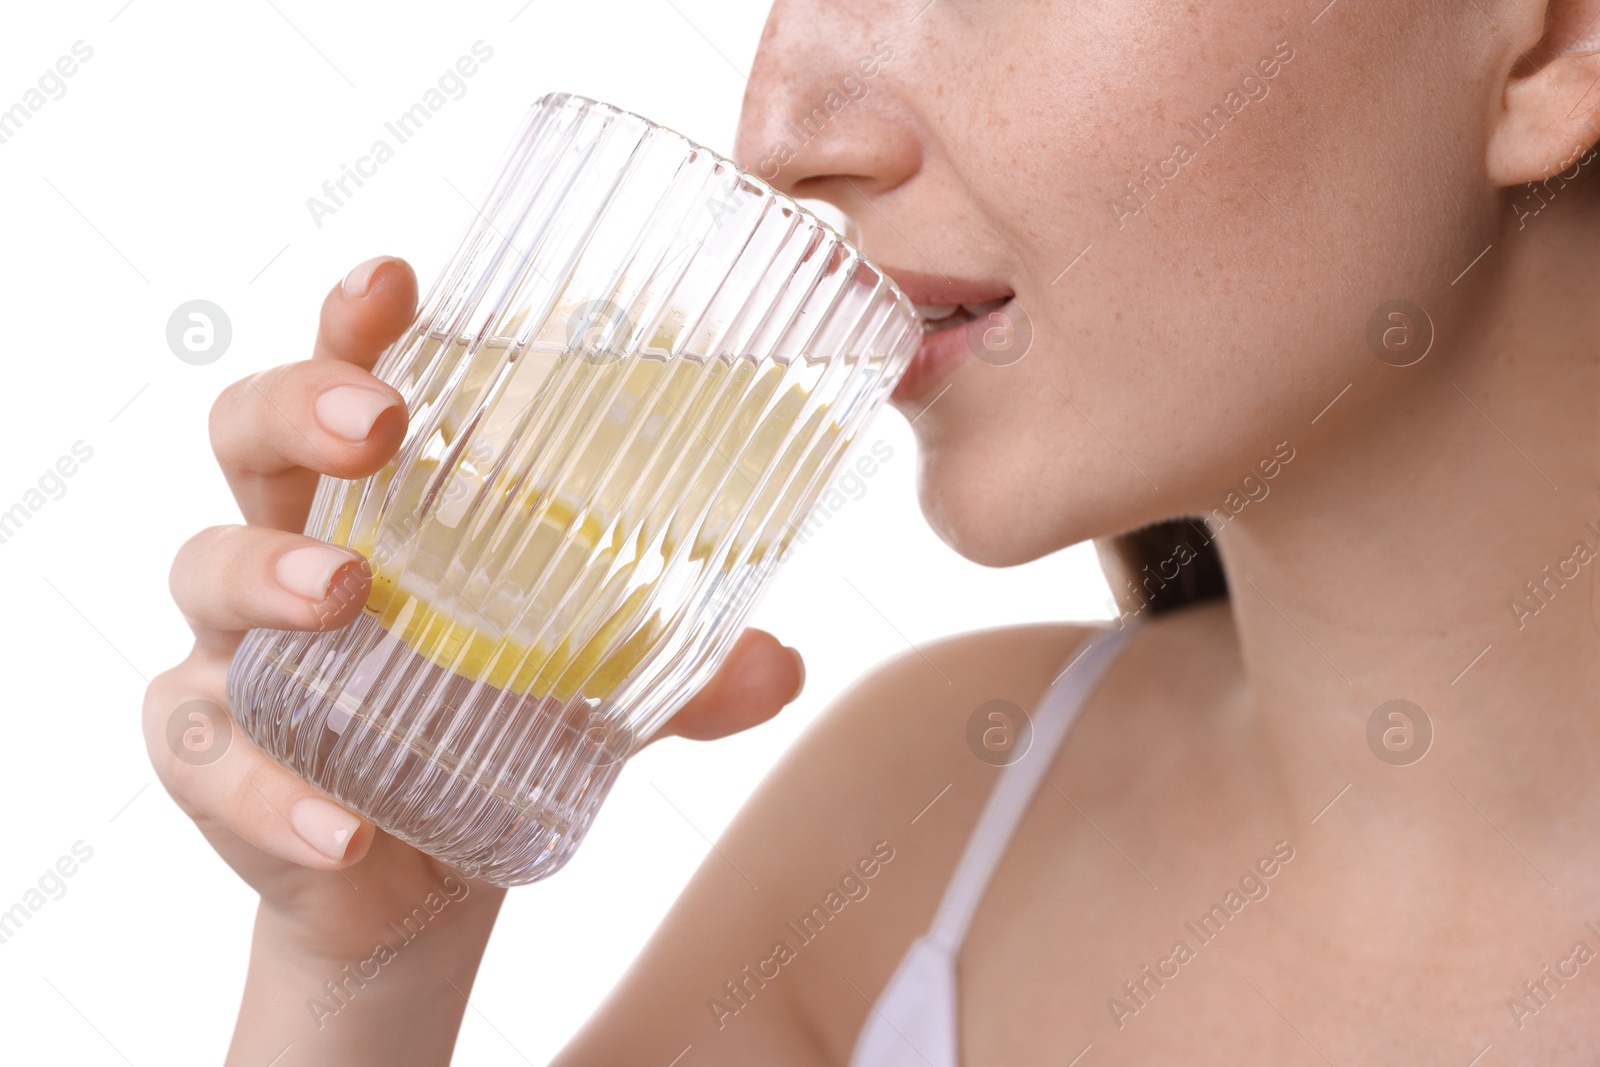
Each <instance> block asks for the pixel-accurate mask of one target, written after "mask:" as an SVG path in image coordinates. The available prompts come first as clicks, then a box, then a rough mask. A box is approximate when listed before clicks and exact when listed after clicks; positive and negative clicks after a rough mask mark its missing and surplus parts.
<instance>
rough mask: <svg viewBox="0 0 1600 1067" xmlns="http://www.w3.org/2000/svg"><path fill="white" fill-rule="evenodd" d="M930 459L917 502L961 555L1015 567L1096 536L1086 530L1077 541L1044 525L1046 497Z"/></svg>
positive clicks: (922, 474) (987, 564)
mask: <svg viewBox="0 0 1600 1067" xmlns="http://www.w3.org/2000/svg"><path fill="white" fill-rule="evenodd" d="M938 468H939V464H937V463H929V462H927V461H926V460H924V462H923V463H922V464H921V466H920V470H919V477H918V479H917V501H918V503H919V504H920V505H921V507H922V515H923V518H925V519H926V520H927V522H928V525H929V526H931V527H932V528H933V532H934V533H936V534H938V535H939V539H940V540H941V541H943V542H944V543H945V544H947V545H949V546H950V547H951V548H952V549H954V550H955V551H956V552H957V553H959V554H960V555H961V556H963V557H965V558H966V559H970V560H971V561H972V562H974V563H980V564H982V565H983V566H985V567H1015V566H1017V565H1018V564H1020V563H1029V562H1032V561H1033V560H1036V559H1039V558H1041V557H1043V556H1048V555H1049V554H1050V553H1052V552H1054V551H1056V550H1058V549H1061V548H1065V547H1067V546H1068V545H1070V544H1075V543H1076V542H1077V541H1081V540H1084V539H1085V538H1087V537H1090V536H1093V535H1092V534H1090V533H1084V534H1083V536H1081V537H1075V538H1072V539H1071V540H1063V539H1062V531H1060V530H1058V529H1048V528H1045V527H1044V526H1042V525H1041V524H1040V523H1039V517H1040V515H1041V513H1044V512H1046V511H1047V509H1044V508H1041V507H1040V506H1039V505H1040V503H1041V501H1038V500H1036V499H1028V498H1027V495H1026V494H1025V493H1024V492H1019V491H1015V490H1014V489H1013V488H1012V487H1011V485H1010V484H1009V483H1008V482H1007V481H1006V480H1003V479H999V478H995V477H993V476H990V477H987V478H985V477H982V473H983V472H981V471H973V472H970V475H972V476H969V477H965V478H961V477H952V476H951V475H952V474H953V473H954V472H948V471H944V470H939V469H938Z"/></svg>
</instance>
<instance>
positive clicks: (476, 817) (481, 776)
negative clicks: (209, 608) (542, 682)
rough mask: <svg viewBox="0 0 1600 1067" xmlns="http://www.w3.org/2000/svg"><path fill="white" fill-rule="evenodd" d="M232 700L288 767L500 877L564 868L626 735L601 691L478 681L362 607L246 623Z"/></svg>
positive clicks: (481, 874) (429, 848) (453, 858)
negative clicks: (525, 689)
mask: <svg viewBox="0 0 1600 1067" xmlns="http://www.w3.org/2000/svg"><path fill="white" fill-rule="evenodd" d="M228 700H229V703H230V705H231V708H232V712H233V715H234V718H235V719H236V720H237V721H238V723H239V725H240V727H241V729H242V730H243V731H244V733H245V734H246V735H247V736H249V737H250V738H251V739H252V740H253V741H254V742H255V743H256V745H257V746H258V747H259V748H260V749H261V750H262V751H264V752H266V753H267V754H269V755H271V756H272V757H274V758H275V759H277V760H278V761H279V762H280V763H282V764H283V765H284V766H286V767H288V768H289V769H290V770H291V771H293V772H294V773H295V774H298V775H299V776H301V777H302V778H305V779H306V780H307V781H309V782H311V783H312V784H313V785H315V786H317V788H319V789H321V790H322V791H323V792H325V793H327V794H328V795H329V796H330V797H333V798H334V799H335V800H337V801H339V802H340V803H341V804H343V805H345V806H346V807H348V808H349V809H350V810H352V811H355V812H357V813H359V814H361V815H362V816H364V817H366V818H368V819H370V820H371V821H372V822H373V823H374V824H376V825H377V826H378V827H379V828H380V829H382V830H384V831H386V832H387V833H390V834H392V835H393V836H395V837H397V838H399V839H400V840H402V841H405V842H407V843H409V844H411V845H414V846H415V847H416V848H418V849H420V850H421V851H423V852H426V853H428V854H429V855H430V856H433V857H435V858H436V859H439V860H441V861H442V862H444V863H447V864H449V865H450V866H452V867H455V868H457V869H459V870H460V871H461V872H462V873H463V874H465V875H467V876H469V877H475V878H482V879H484V880H485V881H488V882H492V883H494V884H496V885H520V884H524V883H527V882H533V881H537V880H538V879H540V878H544V877H547V876H548V875H550V874H553V873H554V872H555V871H557V870H559V869H560V868H561V867H562V865H564V864H565V863H566V861H567V860H568V859H569V858H570V857H571V855H572V852H573V850H574V849H576V848H577V846H578V844H579V842H581V841H582V839H583V836H584V834H585V833H586V832H587V830H588V828H589V824H590V822H591V821H592V820H593V818H594V813H595V811H596V809H597V808H599V806H600V804H601V802H602V801H603V800H604V799H605V796H606V794H607V792H609V791H610V788H611V785H612V783H613V782H614V781H615V780H616V776H617V773H618V771H619V770H620V769H621V766H622V762H623V760H624V759H625V758H626V756H627V755H628V754H629V751H630V748H631V746H630V744H629V742H630V741H631V740H632V739H631V738H629V737H625V736H623V735H624V734H625V733H626V731H625V730H623V729H622V728H621V727H618V726H617V725H616V724H615V723H614V722H612V721H611V716H602V714H601V712H602V711H605V710H607V709H605V708H603V707H602V706H601V705H600V703H599V702H597V701H595V700H592V699H588V698H584V697H582V696H579V697H575V698H574V699H573V700H570V701H560V700H557V699H555V698H553V697H540V696H534V695H528V694H521V693H515V692H511V691H508V690H502V689H496V688H494V687H493V686H490V685H487V684H485V683H483V682H473V681H471V680H469V679H467V678H464V677H462V676H461V675H458V674H455V673H453V672H451V671H447V670H444V669H443V668H441V667H439V666H437V665H435V664H434V663H432V662H430V661H429V660H427V659H425V658H423V657H422V656H419V655H417V654H416V653H415V652H413V651H412V650H411V649H410V647H409V646H407V645H405V644H404V643H402V642H401V641H399V640H398V639H396V638H395V637H394V636H393V635H392V634H390V633H389V631H387V630H385V629H384V628H383V627H382V626H380V625H379V624H378V622H377V620H376V618H375V617H374V616H373V615H371V614H368V613H363V614H362V615H361V616H360V618H358V619H357V620H356V621H355V622H352V623H351V624H350V625H348V626H346V627H344V628H342V629H339V630H334V631H329V632H325V633H299V632H289V631H277V630H254V631H251V632H250V633H249V634H247V635H246V637H245V640H244V643H243V645H241V647H240V648H239V650H238V652H237V654H236V655H235V656H234V659H233V664H232V666H231V668H230V670H229V672H228ZM613 715H614V712H613Z"/></svg>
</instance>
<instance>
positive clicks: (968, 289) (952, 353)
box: [884, 267, 1013, 400]
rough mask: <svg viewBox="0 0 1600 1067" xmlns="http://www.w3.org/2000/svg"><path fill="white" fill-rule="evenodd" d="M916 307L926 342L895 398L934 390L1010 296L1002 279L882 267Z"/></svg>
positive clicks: (977, 341) (971, 348) (973, 347)
mask: <svg viewBox="0 0 1600 1067" xmlns="http://www.w3.org/2000/svg"><path fill="white" fill-rule="evenodd" d="M884 273H886V274H888V275H889V277H890V278H892V279H893V280H894V282H895V284H896V285H898V286H899V287H900V289H901V291H902V292H904V293H905V294H906V296H907V297H909V298H910V299H911V302H912V303H913V304H915V305H916V307H917V314H918V316H919V317H920V318H921V319H922V329H923V336H922V344H921V346H919V347H918V349H917V353H916V355H914V356H912V357H911V363H910V365H909V366H908V367H907V368H906V372H905V374H904V376H902V377H901V379H900V381H899V383H898V384H897V385H896V386H895V389H894V392H893V393H892V394H891V398H892V399H894V400H916V399H920V398H922V397H923V396H924V395H926V394H927V393H929V392H931V391H932V390H933V389H934V387H935V386H937V385H939V384H940V383H941V382H942V381H943V380H944V379H945V378H947V377H949V375H950V374H951V373H952V372H953V371H954V370H955V369H956V367H958V366H960V365H961V364H962V363H963V362H964V361H965V360H966V358H967V357H968V356H970V355H972V354H973V352H974V351H976V349H977V346H978V345H979V344H980V343H981V339H982V335H983V331H984V330H985V329H986V328H988V318H987V317H988V315H989V314H990V313H991V312H993V311H995V310H997V309H999V308H1002V307H1004V306H1005V305H1006V304H1007V303H1008V302H1009V301H1010V300H1011V298H1012V295H1013V294H1012V292H1011V287H1010V286H1008V285H1007V284H1006V283H1005V282H1002V281H984V280H973V279H966V278H954V277H950V276H948V275H943V274H924V273H920V272H918V271H908V270H894V269H891V268H888V267H885V268H884Z"/></svg>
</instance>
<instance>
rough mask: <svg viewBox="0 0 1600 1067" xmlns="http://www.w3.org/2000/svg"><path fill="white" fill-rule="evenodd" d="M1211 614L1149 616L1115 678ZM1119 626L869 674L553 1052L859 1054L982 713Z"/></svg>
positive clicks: (1010, 631)
mask: <svg viewBox="0 0 1600 1067" xmlns="http://www.w3.org/2000/svg"><path fill="white" fill-rule="evenodd" d="M1206 625H1207V624H1206V623H1205V622H1204V620H1201V621H1199V622H1198V623H1190V622H1185V623H1182V624H1178V625H1173V624H1168V623H1165V622H1164V623H1163V624H1162V626H1161V627H1160V628H1159V629H1160V630H1161V631H1166V632H1168V633H1161V632H1157V630H1158V628H1157V627H1148V628H1146V627H1141V630H1145V629H1149V630H1150V633H1143V632H1141V633H1139V634H1136V635H1134V638H1133V640H1131V641H1130V642H1129V644H1128V647H1127V648H1125V649H1124V651H1123V653H1122V655H1121V656H1120V657H1119V660H1130V659H1133V660H1149V662H1148V663H1145V664H1143V666H1140V664H1139V663H1137V662H1135V663H1133V664H1130V665H1131V666H1132V667H1133V668H1134V669H1133V671H1132V672H1131V673H1130V672H1129V671H1127V670H1126V669H1124V668H1123V666H1122V665H1121V664H1120V663H1119V664H1114V665H1113V670H1112V671H1111V672H1110V673H1109V674H1108V675H1107V679H1106V681H1108V682H1109V681H1113V680H1114V678H1113V676H1127V677H1131V678H1133V679H1134V681H1135V683H1136V688H1137V689H1139V690H1140V691H1141V692H1142V691H1145V690H1147V689H1149V688H1150V686H1151V685H1152V684H1153V683H1155V682H1156V680H1155V679H1153V678H1152V677H1151V676H1150V673H1151V664H1152V663H1154V664H1157V665H1159V664H1160V663H1161V662H1162V661H1163V656H1165V655H1168V654H1170V652H1171V649H1167V650H1166V651H1163V649H1162V648H1160V647H1153V646H1165V645H1172V646H1174V647H1179V646H1185V645H1186V644H1187V645H1190V646H1194V649H1195V650H1196V651H1183V649H1182V648H1179V651H1180V653H1181V654H1180V655H1179V656H1178V659H1179V660H1185V659H1188V660H1192V659H1194V658H1195V657H1196V655H1197V653H1198V652H1200V651H1203V648H1204V646H1205V645H1206V644H1207V640H1208V639H1207V635H1206V632H1205V627H1206ZM1106 632H1107V629H1106V626H1104V625H1094V624H1079V623H1048V624H1029V625H1023V626H1012V627H1005V628H1000V629H992V630H983V631H975V632H971V633H964V634H959V635H955V636H951V637H947V638H943V639H941V640H938V641H934V642H929V643H926V644H923V645H921V646H919V647H918V648H915V649H907V650H906V651H905V652H904V653H901V654H899V655H897V656H894V657H892V658H891V659H889V660H887V661H885V662H883V663H882V664H880V665H878V666H877V667H876V668H874V669H873V670H871V671H869V672H867V673H866V674H864V675H863V676H862V677H861V678H860V679H858V680H857V681H856V682H855V684H853V685H851V686H850V687H849V688H847V689H846V690H845V691H843V692H842V693H840V694H839V695H838V696H837V697H836V698H835V699H834V700H833V701H831V702H830V704H829V705H828V707H827V708H826V710H825V711H824V712H823V713H822V714H821V715H820V716H819V717H818V718H817V720H816V721H815V722H814V723H812V725H811V726H810V727H809V728H808V729H807V731H806V732H805V733H804V734H803V735H802V736H801V737H800V739H799V740H798V741H797V742H796V743H795V745H794V746H793V747H792V748H791V749H790V751H789V752H788V753H786V754H785V756H784V758H783V759H782V760H781V761H780V762H779V763H778V765H777V766H776V767H775V768H774V769H773V771H772V773H771V774H769V775H768V777H767V778H766V780H765V781H763V783H762V785H761V786H760V788H759V789H758V790H757V791H756V793H755V794H754V795H753V796H752V797H751V799H750V800H749V802H748V803H747V804H746V805H745V807H744V808H743V809H742V810H741V811H740V813H739V814H738V816H737V817H736V818H735V819H734V821H733V822H732V823H731V824H730V826H729V827H728V829H727V831H726V832H725V833H724V835H723V836H722V838H721V840H719V841H718V842H717V845H716V848H715V849H714V850H713V851H712V852H711V853H710V854H709V855H708V856H707V858H706V860H705V861H704V862H703V863H702V865H701V867H700V868H699V870H698V871H697V872H696V873H695V876H694V878H693V879H692V880H691V881H690V883H689V885H688V887H687V888H686V889H685V891H684V893H683V895H682V896H681V897H680V898H679V899H678V901H677V902H676V903H675V904H674V906H673V908H672V910H671V911H670V912H669V913H668V916H667V918H666V919H665V920H664V921H663V923H662V925H661V926H660V927H659V928H658V930H657V931H656V933H655V934H654V935H653V937H652V938H651V940H650V942H649V943H648V944H647V946H646V947H645V949H644V951H643V952H642V953H641V955H640V956H639V958H638V960H637V961H636V962H635V964H634V966H633V968H632V969H631V970H630V972H629V974H628V975H627V976H626V977H625V979H624V980H623V982H622V983H620V984H619V986H618V987H617V989H616V990H615V991H614V992H613V994H612V996H611V998H610V999H609V1000H608V1001H607V1003H606V1005H605V1006H604V1007H602V1009H601V1010H600V1011H599V1012H598V1013H597V1014H596V1016H595V1017H594V1018H593V1019H591V1020H590V1022H589V1023H588V1024H587V1025H586V1027H585V1029H584V1031H583V1032H582V1033H581V1034H580V1035H579V1037H578V1039H577V1040H575V1041H574V1043H573V1045H572V1046H570V1047H569V1048H568V1050H567V1051H566V1052H565V1053H564V1054H563V1055H562V1057H561V1058H559V1059H558V1060H557V1063H558V1064H561V1065H564V1067H573V1065H577V1064H589V1063H595V1064H599V1063H615V1062H622V1061H627V1062H634V1061H638V1062H654V1061H655V1060H657V1059H659V1061H660V1062H663V1063H666V1062H670V1061H671V1060H672V1058H673V1057H674V1056H676V1055H677V1054H678V1053H679V1052H681V1051H682V1050H683V1049H684V1048H685V1047H686V1046H688V1045H693V1046H694V1048H695V1056H696V1060H697V1062H701V1063H713V1064H720V1063H726V1064H743V1063H751V1062H760V1063H763V1064H770V1065H773V1067H782V1065H788V1064H793V1065H797V1067H798V1065H807V1067H810V1065H819V1064H824V1063H840V1062H845V1061H847V1060H848V1058H849V1053H850V1049H851V1045H852V1043H853V1040H854V1035H855V1033H856V1031H857V1030H858V1029H859V1027H860V1024H861V1022H862V1020H863V1019H864V1018H865V1016H866V1013H867V1012H868V1010H869V1009H870V997H871V996H873V995H875V994H876V992H877V990H878V989H879V988H881V986H882V985H883V984H884V982H885V981H886V980H887V978H888V976H889V974H890V973H891V972H892V971H893V969H894V967H895V966H896V965H897V963H898V960H899V957H900V954H901V953H902V952H903V951H904V949H905V946H906V945H907V944H908V943H909V942H910V941H911V940H912V939H913V938H914V937H916V936H917V935H918V934H920V933H921V932H922V931H923V930H925V929H926V928H927V925H928V923H929V921H930V920H931V918H932V915H933V912H934V910H935V908H936V907H937V905H938V899H939V896H940V894H941V893H942V891H943V887H944V884H945V879H946V877H947V875H948V872H949V871H950V869H951V868H952V867H953V866H954V864H955V862H956V859H957V856H958V855H959V853H960V851H961V849H962V848H963V847H964V845H965V842H966V840H967V837H968V835H969V834H970V832H971V828H972V826H973V824H974V823H975V822H976V820H977V817H978V814H979V812H980V810H981V808H982V806H983V803H984V801H985V800H986V798H987V797H988V794H989V791H990V789H991V788H992V786H993V784H994V782H995V779H996V776H997V774H998V772H999V767H997V766H996V765H995V763H994V762H993V761H992V760H986V759H985V758H983V755H982V753H981V751H980V750H978V749H976V748H975V747H974V746H973V744H972V742H971V736H972V735H971V731H970V729H969V727H970V724H971V723H972V720H973V718H974V716H975V715H976V714H981V713H982V709H983V708H984V707H985V706H987V705H991V704H992V703H993V702H995V701H1004V702H1007V703H1009V704H1011V705H1014V706H1016V707H1017V708H1020V709H1030V710H1031V709H1032V708H1033V707H1034V706H1035V705H1036V704H1037V703H1038V702H1039V700H1040V698H1041V697H1042V696H1043V695H1044V693H1045V692H1046V690H1047V689H1048V688H1049V686H1050V684H1051V682H1052V681H1053V680H1054V679H1055V678H1056V677H1057V676H1058V675H1059V674H1060V672H1061V670H1062V669H1063V668H1064V667H1065V666H1066V665H1067V664H1068V663H1070V662H1071V661H1072V660H1073V658H1074V657H1075V656H1076V655H1077V654H1078V653H1079V651H1080V650H1081V649H1082V648H1083V647H1084V645H1085V644H1086V643H1087V642H1089V641H1091V640H1093V639H1094V637H1095V636H1096V635H1104V634H1105V633H1106ZM1169 634H1170V635H1169ZM1152 637H1154V638H1155V639H1156V640H1154V641H1152V640H1151V638H1152ZM1210 640H1211V642H1212V643H1215V638H1214V637H1213V638H1211V639H1210ZM1145 649H1149V650H1150V652H1149V653H1147V652H1145V651H1144V650H1145ZM1151 653H1153V654H1151ZM1162 670H1163V673H1164V671H1165V669H1164V668H1163V669H1162ZM1158 703H1159V702H1158ZM1086 711H1087V708H1086Z"/></svg>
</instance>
